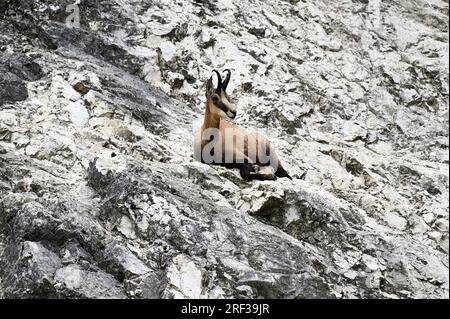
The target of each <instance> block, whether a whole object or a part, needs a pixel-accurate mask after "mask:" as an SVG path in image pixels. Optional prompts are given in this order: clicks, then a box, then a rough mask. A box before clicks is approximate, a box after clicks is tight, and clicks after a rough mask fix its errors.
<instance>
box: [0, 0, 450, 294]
mask: <svg viewBox="0 0 450 319" xmlns="http://www.w3.org/2000/svg"><path fill="white" fill-rule="evenodd" d="M72 3H73V1H66V0H45V1H40V2H33V1H16V0H0V15H1V19H0V31H1V32H0V43H1V45H0V297H6V298H448V296H449V287H448V285H449V278H448V251H449V250H448V199H449V196H448V194H449V192H448V189H449V173H448V134H449V130H448V127H449V122H448V61H447V56H448V36H447V31H448V16H447V14H446V12H448V3H447V2H434V3H433V6H430V5H429V4H428V3H427V2H424V1H416V2H415V3H414V5H411V3H410V2H409V1H406V0H404V1H403V0H402V1H396V2H395V3H390V4H389V6H387V5H386V3H384V2H381V1H369V2H367V1H359V2H338V1H334V2H330V1H314V3H313V2H311V1H296V0H290V1H285V0H274V1H270V2H268V1H259V0H258V1H256V2H252V3H243V2H239V4H238V3H237V2H236V1H225V2H224V1H221V2H220V1H219V2H201V1H200V2H199V1H194V2H192V1H184V0H182V1H181V2H179V4H180V5H178V3H177V4H171V3H162V2H161V3H160V2H157V1H156V2H155V1H154V2H152V3H151V4H150V3H149V2H148V1H134V2H133V4H128V3H125V2H124V1H110V2H109V3H108V6H105V5H104V3H103V2H101V1H89V3H88V2H84V1H81V2H80V3H79V9H80V10H79V11H80V27H79V28H78V27H72V26H70V25H68V24H66V18H67V14H68V13H67V12H66V6H67V5H69V4H72ZM213 68H215V69H219V70H223V69H225V68H229V69H231V70H232V74H233V76H232V78H231V81H230V85H229V94H230V96H231V98H232V100H233V101H234V102H235V103H236V104H237V108H238V117H237V118H236V120H235V121H236V122H237V124H239V125H241V126H244V127H247V128H254V129H261V130H264V134H266V135H268V136H269V138H270V140H271V142H272V144H273V145H274V146H275V147H276V148H277V150H278V153H279V154H280V158H281V159H282V160H283V164H284V166H285V167H286V168H287V170H288V171H289V172H290V173H291V175H292V176H293V177H294V180H292V181H290V180H285V179H278V180H277V181H274V182H252V183H249V182H246V181H243V180H242V179H241V178H240V176H239V173H238V172H237V171H236V170H231V169H226V168H222V167H214V166H208V165H204V164H201V163H197V162H194V161H193V158H192V133H193V128H194V127H195V125H197V124H198V123H199V122H201V120H202V116H203V105H204V89H205V82H206V80H207V79H208V78H209V77H210V76H211V74H210V73H211V69H213Z"/></svg>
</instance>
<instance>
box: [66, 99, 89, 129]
mask: <svg viewBox="0 0 450 319" xmlns="http://www.w3.org/2000/svg"><path fill="white" fill-rule="evenodd" d="M66 110H67V111H68V112H69V117H70V120H71V121H72V123H73V124H75V125H77V126H84V125H86V124H87V123H88V121H89V113H88V111H87V109H86V107H85V106H84V103H83V102H82V101H75V102H72V103H70V104H69V105H67V106H66Z"/></svg>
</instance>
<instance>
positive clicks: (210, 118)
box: [203, 103, 220, 129]
mask: <svg viewBox="0 0 450 319" xmlns="http://www.w3.org/2000/svg"><path fill="white" fill-rule="evenodd" d="M219 126H220V116H218V115H213V114H211V112H210V110H209V106H208V103H206V111H205V119H204V121H203V129H207V128H217V129H218V128H219Z"/></svg>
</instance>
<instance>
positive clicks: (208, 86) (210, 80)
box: [206, 77, 214, 97]
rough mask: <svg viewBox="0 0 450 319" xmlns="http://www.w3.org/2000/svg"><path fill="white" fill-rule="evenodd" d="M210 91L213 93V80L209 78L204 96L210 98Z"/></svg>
mask: <svg viewBox="0 0 450 319" xmlns="http://www.w3.org/2000/svg"><path fill="white" fill-rule="evenodd" d="M212 91H214V85H213V79H212V77H210V78H209V80H208V82H206V96H207V97H208V96H210V95H211V93H212Z"/></svg>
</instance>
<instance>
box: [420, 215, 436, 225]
mask: <svg viewBox="0 0 450 319" xmlns="http://www.w3.org/2000/svg"><path fill="white" fill-rule="evenodd" d="M423 220H424V221H425V223H427V224H430V223H431V222H432V221H433V220H434V214H433V213H427V214H425V215H423Z"/></svg>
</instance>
